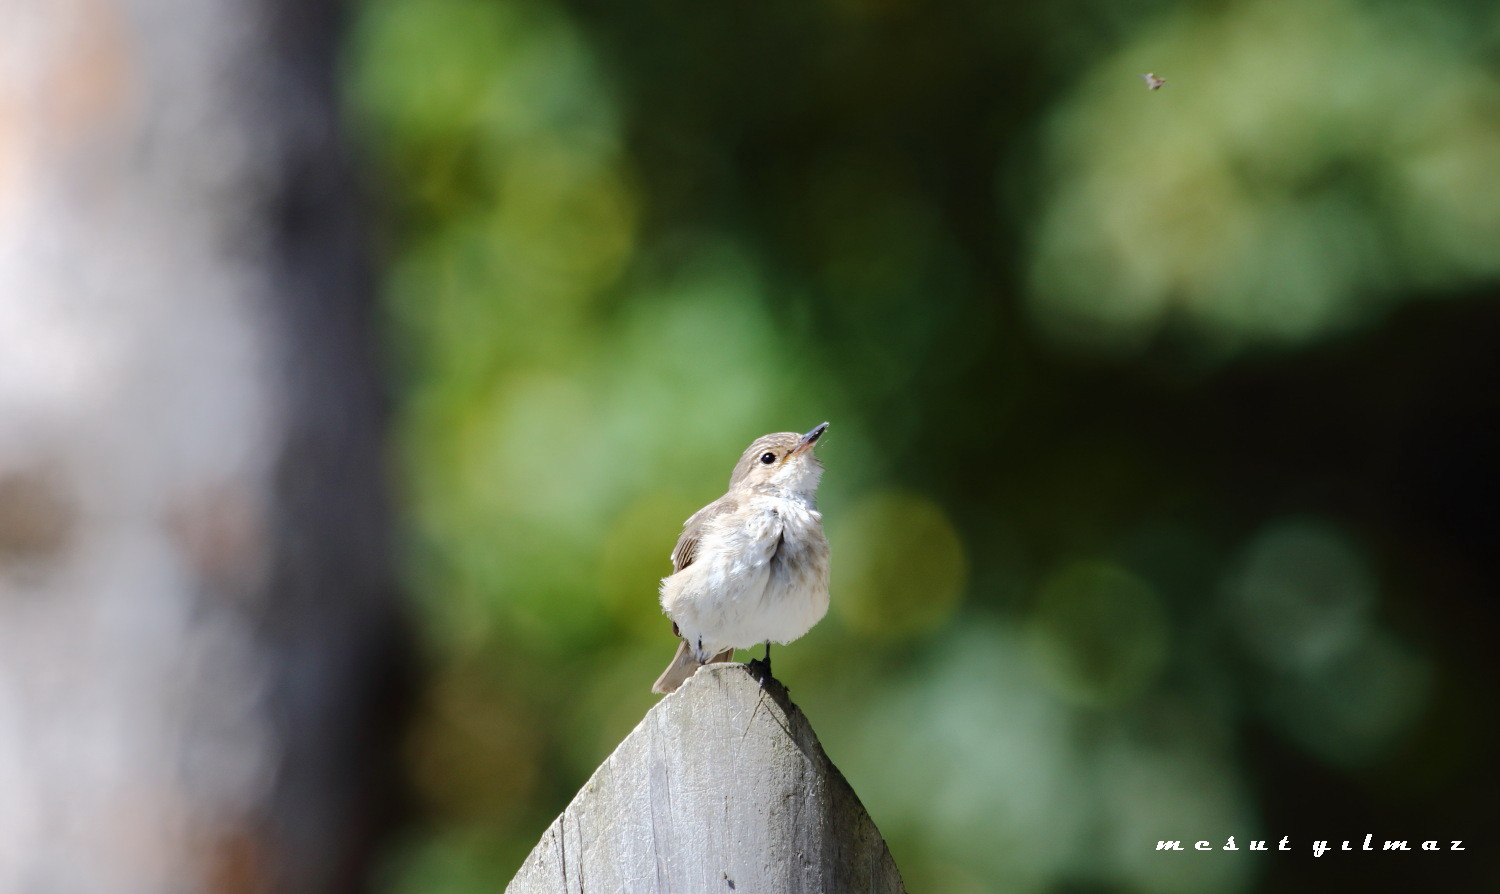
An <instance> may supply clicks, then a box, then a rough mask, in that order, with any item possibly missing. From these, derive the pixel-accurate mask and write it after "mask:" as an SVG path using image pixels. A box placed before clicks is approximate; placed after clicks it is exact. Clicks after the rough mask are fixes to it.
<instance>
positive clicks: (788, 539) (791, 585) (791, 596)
mask: <svg viewBox="0 0 1500 894" xmlns="http://www.w3.org/2000/svg"><path fill="white" fill-rule="evenodd" d="M661 603H662V608H663V609H665V610H666V613H667V615H668V616H669V617H671V619H672V620H673V621H675V622H676V623H677V626H678V628H679V630H680V631H681V632H682V636H683V639H684V640H686V641H687V643H688V644H689V645H690V646H691V647H693V649H694V651H695V652H697V654H698V657H699V659H700V660H707V659H708V658H710V657H712V656H713V655H714V654H716V653H718V652H720V651H722V650H724V649H726V648H736V649H745V648H749V647H751V646H755V645H759V644H760V643H763V642H767V641H770V642H778V643H788V642H791V641H792V640H794V639H797V638H798V637H800V636H802V634H804V633H806V632H807V631H808V630H809V629H810V628H811V627H812V626H813V625H814V624H816V623H817V622H818V621H819V620H821V619H822V617H823V615H824V614H825V613H826V612H827V611H828V542H827V540H826V539H824V537H823V529H822V516H821V515H820V514H819V513H818V511H817V510H816V509H814V508H813V507H812V506H810V505H809V504H808V503H807V502H806V501H803V500H800V499H795V498H790V499H789V498H786V497H782V496H776V495H769V494H761V495H757V496H754V497H752V498H750V500H749V501H748V502H747V503H745V504H744V505H742V506H740V507H739V511H737V512H733V513H726V514H724V515H721V516H719V517H717V518H715V519H714V520H713V522H712V523H710V525H709V526H708V528H707V530H705V531H704V532H703V534H702V535H701V537H700V539H699V542H698V550H697V558H696V560H695V561H694V562H693V564H691V565H689V566H688V567H686V568H684V569H683V570H681V571H679V572H677V573H676V574H674V575H672V576H670V577H668V578H666V579H664V580H663V581H662V587H661Z"/></svg>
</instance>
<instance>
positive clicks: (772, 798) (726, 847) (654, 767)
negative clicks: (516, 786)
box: [506, 664, 905, 894]
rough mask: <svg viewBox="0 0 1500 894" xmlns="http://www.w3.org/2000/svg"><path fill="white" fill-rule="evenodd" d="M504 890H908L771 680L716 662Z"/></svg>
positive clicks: (659, 715)
mask: <svg viewBox="0 0 1500 894" xmlns="http://www.w3.org/2000/svg"><path fill="white" fill-rule="evenodd" d="M506 891H507V894H564V892H566V894H606V892H607V894H615V892H625V894H669V892H670V894H717V892H725V894H730V892H734V894H838V892H859V894H904V892H905V888H904V887H903V885H902V882H901V874H900V873H899V872H898V871H897V869H896V864H895V861H894V860H892V859H891V854H890V851H889V850H887V849H886V845H885V840H884V839H883V838H881V836H880V832H879V830H877V829H876V828H875V824H874V823H873V822H871V821H870V817H869V814H867V813H866V812H865V809H864V806H863V805H861V804H860V802H859V798H858V797H857V796H855V794H854V790H853V789H851V788H850V787H849V784H848V783H847V782H846V781H845V780H844V777H843V774H841V773H839V771H838V768H837V767H835V766H834V765H833V764H832V762H830V761H829V760H828V757H827V755H825V754H824V753H823V747H822V746H821V745H820V744H818V738H817V736H816V735H815V734H814V733H813V729H812V726H811V724H809V723H808V722H807V718H806V717H805V716H804V715H803V713H802V711H801V710H799V709H798V708H797V706H796V705H794V704H792V702H791V699H789V698H788V697H787V691H786V688H785V687H783V686H782V685H781V684H780V683H778V682H776V681H775V680H771V679H767V680H765V681H764V683H763V682H762V680H761V679H760V677H759V676H758V675H757V674H756V673H755V672H753V671H752V670H751V669H750V668H748V667H747V666H745V665H743V664H711V665H708V666H707V667H704V668H702V669H700V670H699V671H698V673H697V674H695V675H694V676H693V677H692V679H690V680H688V681H687V682H686V683H685V684H683V686H682V688H680V689H678V690H677V691H676V692H674V693H673V694H671V695H669V696H667V697H666V698H664V699H662V700H661V701H660V702H659V703H657V705H656V706H655V707H654V708H652V709H651V710H650V711H649V712H647V714H646V717H645V718H644V719H643V720H642V721H641V722H640V724H639V725H638V726H637V727H636V728H635V730H634V731H632V732H631V733H630V735H629V736H627V737H626V738H625V741H624V742H622V743H620V746H619V747H618V748H616V749H615V752H614V753H613V754H611V755H610V756H609V757H608V758H606V759H605V761H604V763H603V764H602V765H600V767H599V769H598V770H596V771H594V775H593V776H592V777H590V778H589V781H588V782H587V783H585V784H584V786H583V789H582V790H581V791H579V793H578V794H577V796H575V797H574V798H573V802H572V803H571V804H569V805H568V808H567V809H566V810H565V811H563V813H562V815H561V816H559V817H558V818H557V820H556V821H554V822H553V823H552V825H551V826H550V827H548V829H547V831H546V832H545V833H544V834H543V835H542V840H541V841H540V842H539V843H538V844H537V846H536V848H535V849H534V850H533V851H532V852H531V855H530V856H529V857H527V858H526V862H525V863H524V864H523V865H522V866H521V870H520V872H518V873H517V874H516V877H515V878H514V879H513V880H512V881H511V883H510V886H509V887H508V888H506Z"/></svg>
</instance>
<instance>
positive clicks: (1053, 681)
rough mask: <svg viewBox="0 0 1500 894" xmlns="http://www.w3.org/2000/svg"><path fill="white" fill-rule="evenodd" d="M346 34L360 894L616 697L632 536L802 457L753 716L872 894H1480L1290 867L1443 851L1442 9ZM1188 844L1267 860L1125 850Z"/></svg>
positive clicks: (1499, 172)
mask: <svg viewBox="0 0 1500 894" xmlns="http://www.w3.org/2000/svg"><path fill="white" fill-rule="evenodd" d="M351 13H352V16H353V22H352V25H353V27H352V40H351V42H350V44H349V46H348V55H347V65H346V68H345V72H346V93H347V97H348V106H349V109H350V114H351V116H352V119H353V123H354V125H355V127H356V130H357V132H358V134H359V136H360V139H361V141H362V147H363V149H362V151H363V155H364V157H365V161H366V172H367V182H368V186H369V189H370V192H371V193H372V195H373V196H374V197H375V199H376V201H377V204H378V205H379V207H380V210H381V228H380V234H379V235H380V238H381V240H382V245H383V258H384V264H385V267H384V269H385V278H384V285H383V289H382V300H383V302H384V307H385V319H386V322H387V326H386V330H385V331H386V338H387V348H388V356H389V357H390V358H391V362H392V367H393V369H394V374H393V375H394V379H395V382H396V387H397V395H398V415H397V431H396V435H397V449H396V451H395V457H394V465H395V468H396V475H397V477H398V483H399V487H400V489H401V491H402V493H403V497H404V506H405V510H406V515H405V530H404V534H405V537H404V541H403V542H404V547H403V556H402V558H403V563H404V567H405V568H406V572H407V584H408V587H409V589H410V591H411V593H412V594H413V596H414V599H415V601H416V604H417V607H418V609H419V614H420V617H421V620H422V623H423V641H424V648H425V653H426V655H427V656H428V658H429V660H430V670H429V674H428V681H427V686H426V689H425V693H424V696H423V700H422V705H421V708H420V711H419V716H418V718H417V722H416V724H415V726H414V728H413V729H412V731H411V734H410V737H409V741H408V743H407V751H406V753H407V755H408V763H409V767H410V770H411V775H412V779H413V781H414V786H415V791H416V793H417V801H418V804H419V807H420V821H419V822H418V823H417V824H416V825H415V826H414V827H413V828H412V829H410V830H409V831H408V833H407V834H406V835H405V836H404V837H403V839H402V840H401V841H400V842H399V843H398V844H397V846H396V847H395V848H394V849H393V850H392V851H391V852H390V853H389V854H388V855H387V856H386V858H385V859H384V861H383V869H382V875H381V877H382V885H383V886H384V890H386V891H389V892H391V894H415V892H423V894H447V892H452V894H466V892H482V891H483V892H490V891H497V890H500V889H501V888H502V887H503V885H504V883H505V882H506V881H507V880H508V879H509V877H510V876H511V875H512V874H513V873H514V871H515V870H516V868H517V867H518V866H519V864H520V862H521V860H522V859H523V858H524V856H525V855H526V853H527V852H528V851H529V850H530V848H531V846H532V845H533V844H534V843H535V842H536V840H537V838H538V837H539V835H540V833H541V832H542V830H543V829H544V828H545V826H546V824H547V823H548V822H550V820H551V819H552V817H553V816H555V815H556V813H557V812H558V811H560V810H561V809H562V807H563V806H564V805H565V804H566V803H567V801H568V799H569V798H570V797H571V796H572V794H573V792H574V791H575V790H576V789H577V788H578V786H580V785H581V784H582V782H583V781H584V780H585V779H586V778H587V776H588V775H589V773H590V772H592V770H593V768H594V767H595V766H596V765H597V764H598V763H599V762H600V761H601V760H602V759H603V758H604V756H605V755H607V754H608V753H609V751H610V750H611V749H612V748H613V747H614V745H615V744H617V743H618V742H619V741H620V739H621V738H623V737H624V736H625V735H626V734H627V733H628V732H629V731H630V729H631V728H632V727H633V726H634V725H635V723H636V722H637V721H638V720H639V719H640V717H641V716H642V714H643V713H644V712H645V711H646V710H647V709H648V708H649V707H650V706H651V705H652V704H653V703H654V700H655V697H654V696H652V695H651V694H650V693H649V691H648V688H649V686H650V682H651V680H652V679H654V677H655V675H656V673H657V672H658V671H659V670H660V668H661V666H662V665H664V664H665V662H666V660H667V658H668V656H669V655H670V654H671V651H672V648H673V644H672V641H671V637H670V632H669V629H668V623H667V622H666V621H665V620H664V619H663V618H662V616H661V615H660V612H659V609H658V607H657V605H656V602H655V587H656V583H657V580H658V579H659V578H660V577H661V576H662V575H663V574H665V573H666V572H667V571H668V570H669V565H668V561H667V554H668V552H669V551H670V549H671V547H672V544H673V543H674V541H675V538H676V535H677V532H678V530H679V527H680V525H681V523H682V521H683V519H685V518H686V517H687V516H688V515H689V514H690V513H691V512H692V511H694V510H695V509H697V508H698V507H699V506H701V505H702V504H704V503H706V502H708V501H709V500H711V499H713V498H714V497H716V496H718V495H719V494H720V493H722V490H723V486H724V483H725V480H726V479H727V476H728V473H729V470H730V468H731V466H732V465H733V462H734V460H735V459H736V458H737V457H738V454H739V452H740V450H742V449H743V447H744V445H745V444H747V443H748V442H749V441H750V440H751V439H753V438H754V437H755V436H757V435H760V434H763V433H765V432H769V431H780V430H788V429H796V430H805V429H807V428H810V427H811V426H812V425H814V424H816V423H818V422H821V421H823V420H825V419H827V420H830V421H831V422H832V429H831V431H830V434H829V436H828V437H827V438H826V439H825V441H824V442H823V443H822V444H821V445H820V448H819V454H820V455H821V456H822V458H823V460H824V462H825V464H826V466H827V473H826V475H825V478H824V486H823V489H822V492H821V494H820V504H821V507H822V508H823V510H824V513H825V516H826V524H827V529H828V532H829V536H830V539H831V541H832V543H833V549H834V560H833V561H834V572H833V608H832V610H831V612H830V614H829V617H828V618H827V619H826V620H825V621H823V622H822V624H820V625H819V626H818V627H817V628H815V629H814V630H813V631H812V632H811V633H810V634H809V635H808V636H806V637H805V638H804V639H802V640H801V641H799V642H798V643H796V644H795V645H793V646H790V647H787V648H785V649H782V650H780V651H779V652H778V657H777V671H778V676H779V677H781V678H782V679H784V680H785V681H787V682H788V683H789V685H790V686H791V687H792V691H793V693H794V696H795V697H796V699H797V700H798V701H799V703H800V704H801V705H802V706H803V708H804V709H805V710H806V711H807V713H808V715H809V716H810V718H811V719H812V721H813V723H814V725H815V727H816V728H817V730H818V731H819V733H820V735H821V736H822V738H823V741H824V744H825V747H826V748H827V750H828V751H829V753H830V755H831V756H832V757H833V759H834V760H835V762H837V763H838V764H839V765H840V766H841V767H842V769H843V770H844V771H845V773H846V775H847V776H848V778H849V780H850V781H851V783H852V784H853V785H854V787H855V789H856V790H857V791H858V792H859V793H860V795H861V797H862V798H863V799H864V801H865V803H866V805H867V806H868V808H869V810H870V812H871V814H872V815H873V817H874V818H875V820H876V822H877V824H878V825H879V826H880V827H881V828H882V830H883V831H884V832H885V834H886V836H887V838H888V840H889V842H890V845H891V848H892V852H893V853H894V855H895V857H896V860H897V862H898V864H899V865H900V866H901V868H902V871H903V873H904V874H905V876H906V878H907V882H908V885H909V887H910V888H911V889H912V890H914V891H933V892H954V894H968V892H975V894H977V892H990V891H1006V892H1016V891H1020V892H1026V891H1122V892H1123V891H1131V892H1137V891H1139V892H1176V891H1181V892H1212V891H1224V892H1239V891H1251V890H1265V891H1273V890H1274V891H1292V890H1310V891H1311V890H1329V889H1330V888H1329V885H1331V884H1334V883H1335V882H1336V883H1337V884H1338V885H1339V889H1342V886H1343V885H1346V884H1347V885H1349V886H1350V889H1354V888H1355V887H1357V886H1360V885H1363V886H1364V887H1363V888H1362V889H1363V890H1389V889H1390V888H1388V887H1385V886H1386V885H1387V884H1396V883H1400V882H1401V881H1402V880H1403V879H1407V880H1411V881H1413V882H1415V881H1416V880H1418V879H1421V880H1423V881H1424V882H1425V883H1426V884H1428V885H1429V886H1430V885H1431V884H1435V883H1437V882H1439V881H1440V882H1442V883H1443V884H1442V885H1440V887H1444V889H1445V890H1480V889H1481V888H1483V887H1484V886H1485V885H1487V884H1491V883H1494V882H1495V881H1496V879H1497V875H1496V868H1495V864H1494V863H1493V862H1485V859H1486V858H1485V857H1484V855H1483V854H1482V853H1479V852H1478V851H1480V850H1481V848H1480V847H1478V846H1477V845H1478V844H1479V843H1478V842H1475V844H1476V847H1474V848H1472V849H1471V850H1470V851H1469V852H1467V853H1465V854H1462V855H1460V854H1451V853H1445V854H1413V855H1375V856H1370V855H1364V856H1361V857H1351V856H1349V855H1343V856H1339V855H1337V854H1333V855H1329V856H1325V857H1323V858H1321V860H1319V861H1314V860H1313V859H1312V858H1311V857H1310V856H1309V855H1306V854H1304V853H1303V851H1308V850H1310V848H1311V842H1312V840H1313V839H1314V838H1317V839H1342V838H1355V839H1362V838H1363V836H1364V835H1365V834H1366V833H1374V834H1375V836H1376V838H1377V839H1380V838H1383V837H1392V838H1409V839H1413V840H1421V839H1428V838H1434V839H1445V840H1446V839H1454V838H1461V839H1472V838H1475V837H1477V836H1478V834H1479V832H1480V829H1481V828H1482V827H1483V826H1484V823H1485V821H1486V820H1488V819H1492V815H1493V804H1494V803H1495V794H1496V791H1495V786H1494V782H1495V769H1494V767H1495V763H1496V762H1495V760H1494V758H1495V753H1496V752H1495V745H1496V728H1495V720H1494V713H1495V712H1494V703H1495V702H1494V698H1493V697H1494V695H1495V692H1494V680H1495V679H1496V677H1497V667H1496V659H1495V658H1494V656H1493V655H1492V654H1491V653H1490V651H1489V648H1490V646H1491V645H1492V643H1493V635H1494V633H1495V625H1494V619H1493V616H1492V614H1491V611H1492V609H1491V607H1490V604H1491V602H1492V600H1493V598H1494V596H1495V593H1496V590H1497V586H1496V585H1497V582H1500V573H1497V565H1496V560H1495V558H1494V556H1493V555H1492V553H1493V551H1494V548H1495V547H1496V545H1497V544H1496V533H1497V527H1496V524H1495V520H1494V505H1495V503H1494V497H1495V491H1496V488H1495V484H1494V477H1493V466H1494V457H1495V455H1496V453H1497V451H1500V444H1497V443H1496V438H1495V436H1494V435H1493V434H1491V433H1488V430H1487V429H1488V426H1487V425H1486V423H1487V422H1488V423H1489V424H1493V420H1494V418H1495V414H1496V410H1497V409H1500V399H1497V397H1496V391H1495V386H1496V384H1497V382H1500V364H1497V361H1496V359H1495V358H1496V356H1497V354H1496V347H1497V343H1500V342H1497V339H1500V304H1497V302H1496V300H1495V299H1496V298H1497V297H1500V295H1497V293H1500V67H1497V65H1496V62H1495V60H1496V59H1497V50H1500V13H1497V12H1496V11H1495V7H1494V6H1493V4H1489V3H1480V2H1467V0H1435V2H1430V3H1422V4H1403V3H1394V2H1391V3H1374V2H1368V3H1358V2H1344V0H1237V2H1211V3H1201V4H1177V3H1166V2H1149V0H1137V2H1118V3H1105V2H1098V0H1069V2H1062V3H1058V4H1052V5H1048V4H1031V5H1026V6H1020V5H1012V4H998V3H989V2H977V0H976V2H945V3H939V4H919V3H912V2H908V0H805V2H775V0H773V2H770V3H755V4H750V3H723V4H698V3H687V2H672V0H642V2H638V3H622V4H607V3H597V2H589V0H573V2H555V0H364V2H362V3H360V4H358V5H356V6H355V7H353V8H352V10H351ZM1147 71H1152V72H1155V73H1156V74H1158V75H1161V76H1163V77H1165V78H1167V84H1166V86H1165V87H1163V88H1162V89H1161V90H1160V91H1157V92H1150V91H1148V90H1147V89H1146V87H1145V84H1144V83H1143V81H1142V80H1141V78H1140V75H1141V74H1142V73H1143V72H1147ZM1230 835H1234V836H1236V839H1237V841H1239V842H1240V843H1241V845H1242V846H1243V844H1244V843H1245V842H1246V841H1247V840H1248V839H1253V838H1272V839H1278V838H1280V837H1281V836H1283V835H1290V836H1293V840H1294V843H1295V844H1296V845H1297V847H1298V852H1297V853H1294V854H1291V855H1280V854H1275V853H1272V854H1259V853H1248V852H1246V851H1244V850H1241V851H1239V852H1234V853H1222V852H1216V853H1214V854H1211V855H1205V854H1178V855H1163V854H1157V853H1155V852H1154V847H1155V842H1156V840H1157V839H1160V838H1180V839H1186V840H1188V841H1192V840H1197V839H1212V840H1214V841H1215V843H1216V845H1217V844H1221V843H1222V842H1223V840H1224V839H1225V838H1227V837H1228V836H1230ZM1335 846H1337V841H1335Z"/></svg>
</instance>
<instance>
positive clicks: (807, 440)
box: [787, 422, 828, 459]
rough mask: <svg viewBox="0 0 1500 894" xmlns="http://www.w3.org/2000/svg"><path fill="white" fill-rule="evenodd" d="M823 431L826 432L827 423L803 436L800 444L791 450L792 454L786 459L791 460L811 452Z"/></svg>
mask: <svg viewBox="0 0 1500 894" xmlns="http://www.w3.org/2000/svg"><path fill="white" fill-rule="evenodd" d="M825 431H828V423H826V422H825V423H823V424H822V425H820V426H818V427H817V428H815V429H813V430H812V431H810V432H808V433H807V434H805V435H803V436H802V443H800V444H798V445H797V446H796V447H794V448H792V452H791V454H790V455H789V456H788V457H787V459H791V458H792V457H793V456H801V455H802V454H804V453H810V452H812V449H813V445H814V444H816V443H818V439H819V438H821V437H823V432H825Z"/></svg>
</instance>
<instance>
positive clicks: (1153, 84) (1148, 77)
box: [1141, 71, 1167, 90]
mask: <svg viewBox="0 0 1500 894" xmlns="http://www.w3.org/2000/svg"><path fill="white" fill-rule="evenodd" d="M1141 80H1143V81H1145V82H1146V89H1147V90H1160V89H1161V85H1162V84H1165V83H1166V82H1167V79H1166V78H1159V77H1157V76H1156V75H1155V74H1153V73H1152V72H1149V71H1148V72H1146V73H1145V74H1143V75H1141Z"/></svg>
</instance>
